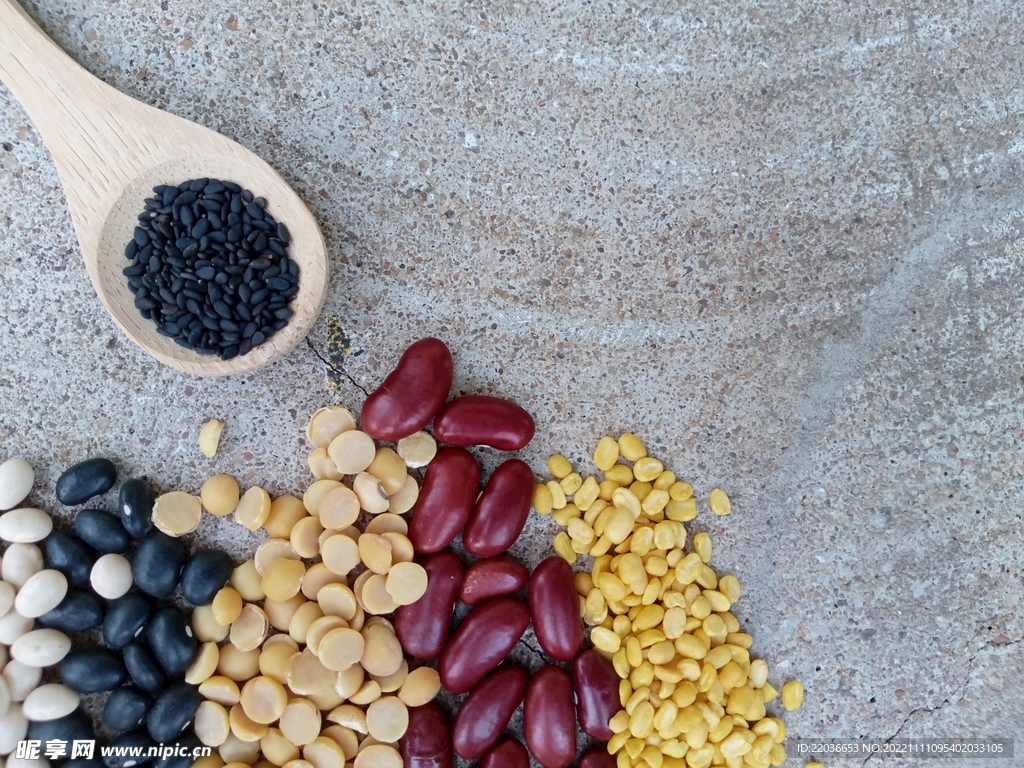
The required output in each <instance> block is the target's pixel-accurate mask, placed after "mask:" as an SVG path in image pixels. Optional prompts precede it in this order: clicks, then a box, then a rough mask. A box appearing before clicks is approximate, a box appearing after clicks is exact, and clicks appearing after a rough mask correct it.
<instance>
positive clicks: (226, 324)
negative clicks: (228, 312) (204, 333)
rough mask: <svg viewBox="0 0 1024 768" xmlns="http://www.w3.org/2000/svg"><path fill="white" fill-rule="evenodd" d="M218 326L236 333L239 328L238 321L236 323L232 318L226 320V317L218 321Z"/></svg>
mask: <svg viewBox="0 0 1024 768" xmlns="http://www.w3.org/2000/svg"><path fill="white" fill-rule="evenodd" d="M220 327H221V330H223V331H228V332H229V333H238V332H239V331H240V330H241V329H240V328H239V327H238V323H236V322H234V321H232V320H226V319H225V320H221V321H220Z"/></svg>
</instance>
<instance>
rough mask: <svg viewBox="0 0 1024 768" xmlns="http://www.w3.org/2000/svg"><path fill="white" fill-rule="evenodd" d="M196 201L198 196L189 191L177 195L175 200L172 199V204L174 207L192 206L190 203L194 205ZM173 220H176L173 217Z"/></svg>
mask: <svg viewBox="0 0 1024 768" xmlns="http://www.w3.org/2000/svg"><path fill="white" fill-rule="evenodd" d="M178 189H181V187H178ZM186 189H187V187H186ZM198 199H199V196H198V195H196V193H195V192H191V191H190V192H182V193H181V194H180V195H178V196H177V197H176V198H174V204H175V205H192V203H194V202H195V201H196V200H198ZM175 218H177V217H175Z"/></svg>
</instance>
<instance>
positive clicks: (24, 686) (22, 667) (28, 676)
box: [0, 659, 43, 754]
mask: <svg viewBox="0 0 1024 768" xmlns="http://www.w3.org/2000/svg"><path fill="white" fill-rule="evenodd" d="M3 677H4V680H5V681H6V682H7V690H8V692H9V693H10V696H11V701H24V700H25V697H26V696H28V695H29V694H30V693H32V691H34V690H35V689H36V688H37V687H38V686H39V681H40V680H41V679H42V677H43V670H42V669H41V668H40V667H30V666H29V665H28V664H22V663H21V662H20V661H18V660H17V659H11V660H10V661H9V662H7V666H6V667H4V674H3ZM0 754H2V753H0Z"/></svg>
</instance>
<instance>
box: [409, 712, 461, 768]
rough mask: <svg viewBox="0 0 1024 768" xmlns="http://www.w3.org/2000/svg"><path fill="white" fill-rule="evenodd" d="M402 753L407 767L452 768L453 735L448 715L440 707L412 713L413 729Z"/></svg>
mask: <svg viewBox="0 0 1024 768" xmlns="http://www.w3.org/2000/svg"><path fill="white" fill-rule="evenodd" d="M398 748H399V750H400V751H401V753H402V759H403V760H404V761H405V768H452V736H451V730H450V729H449V727H448V716H447V715H446V714H445V713H444V710H442V709H441V708H440V707H439V706H437V704H434V703H430V704H425V705H423V706H422V707H413V708H412V709H410V710H409V727H408V728H407V729H406V731H405V735H404V736H403V737H402V738H401V740H400V742H399V745H398Z"/></svg>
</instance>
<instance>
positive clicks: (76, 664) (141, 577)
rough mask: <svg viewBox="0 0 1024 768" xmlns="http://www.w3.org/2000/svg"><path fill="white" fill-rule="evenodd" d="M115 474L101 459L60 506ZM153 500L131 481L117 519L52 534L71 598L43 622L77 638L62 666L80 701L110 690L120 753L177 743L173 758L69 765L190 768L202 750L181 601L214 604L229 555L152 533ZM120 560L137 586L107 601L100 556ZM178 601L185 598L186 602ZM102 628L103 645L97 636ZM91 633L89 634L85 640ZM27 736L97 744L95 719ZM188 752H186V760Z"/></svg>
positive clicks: (96, 517) (90, 493)
mask: <svg viewBox="0 0 1024 768" xmlns="http://www.w3.org/2000/svg"><path fill="white" fill-rule="evenodd" d="M115 482H116V469H115V466H114V464H113V463H112V462H110V461H109V460H107V459H103V458H95V459H88V460H86V461H83V462H80V463H78V464H76V465H74V466H73V467H71V468H69V469H68V470H67V471H66V472H64V474H63V475H61V477H60V479H59V480H58V481H57V489H56V490H57V500H58V501H59V502H61V503H62V504H64V505H66V506H76V505H80V504H84V503H85V502H87V501H89V500H90V499H93V498H95V497H96V496H99V495H101V494H104V493H106V492H107V491H109V490H111V489H112V488H113V487H114V484H115ZM154 501H155V493H154V491H153V488H152V486H151V485H150V484H149V483H148V482H147V481H146V480H145V479H143V478H132V479H130V480H127V481H126V482H124V483H123V484H122V485H121V487H120V489H119V492H118V499H117V513H116V514H115V513H112V512H109V511H107V510H105V509H97V508H86V509H81V510H79V512H78V513H77V515H76V516H75V519H74V529H73V531H63V530H54V531H53V532H52V533H51V534H50V535H49V536H48V537H47V538H46V540H45V541H44V542H43V558H44V562H45V564H46V567H47V568H54V569H56V570H58V571H60V572H61V573H63V574H64V575H65V576H66V577H67V580H68V587H69V591H68V594H67V596H66V597H65V598H64V600H63V601H62V602H61V603H60V604H59V605H58V606H57V607H56V608H54V609H53V610H52V611H50V612H49V613H46V614H44V615H43V616H41V617H40V618H39V622H40V623H41V624H42V625H43V626H46V627H51V628H53V629H58V630H60V631H62V632H65V633H67V634H68V635H69V636H70V637H71V638H72V650H71V652H70V653H68V655H67V656H65V657H64V658H63V659H62V660H61V661H60V663H59V665H58V668H59V671H60V675H61V678H62V680H63V682H64V684H65V685H67V686H68V687H70V688H73V689H74V690H76V691H78V692H79V693H82V694H91V693H102V692H107V691H109V692H110V695H109V696H108V697H107V699H106V702H105V704H104V706H103V714H102V718H103V722H104V724H105V725H106V726H107V728H109V729H110V730H111V731H114V732H116V733H117V734H118V735H117V736H116V737H115V738H114V739H113V740H112V741H110V742H109V745H110V746H113V747H143V748H146V749H148V748H149V747H152V746H154V745H156V744H165V745H178V746H179V747H180V749H178V750H177V751H176V752H175V754H171V755H168V756H167V757H159V758H154V759H152V760H149V759H148V758H143V759H142V760H139V758H137V757H121V758H117V757H107V758H104V761H102V762H101V761H100V760H99V757H98V755H99V751H98V749H97V750H96V752H95V755H96V756H95V757H94V759H92V760H86V759H83V758H75V759H73V760H69V761H68V762H67V763H65V765H66V766H67V768H99V766H101V765H103V764H104V762H105V765H106V766H107V768H128V765H129V764H134V765H144V764H147V763H152V765H153V766H154V768H187V767H188V766H190V765H191V764H192V763H193V762H194V758H193V757H192V750H193V749H194V748H195V747H200V746H202V745H201V744H200V742H199V740H198V739H197V738H196V737H195V735H193V734H191V733H189V726H190V725H191V723H192V720H193V717H194V715H195V712H196V710H197V709H198V707H199V704H200V702H201V697H200V695H199V689H198V688H197V687H196V686H194V685H189V684H188V683H186V682H185V681H184V679H183V676H184V673H185V670H186V669H187V668H188V666H189V664H191V663H192V661H193V659H194V658H195V655H196V652H197V650H198V646H197V642H196V639H195V637H194V636H193V633H192V627H191V622H190V619H189V616H188V614H186V613H185V612H184V611H182V610H181V609H180V608H178V607H176V606H175V605H174V604H173V601H174V599H176V598H178V597H179V596H180V597H181V598H183V599H184V600H185V601H187V602H188V603H191V604H192V605H209V604H210V603H211V602H213V597H214V595H215V594H216V593H217V591H218V590H220V588H221V587H223V586H224V584H225V583H226V582H227V581H228V579H229V578H230V576H231V572H232V570H233V568H234V564H233V563H232V561H231V557H230V556H229V555H228V554H227V553H225V552H223V551H221V550H214V549H200V550H196V551H193V552H189V551H188V548H187V547H186V546H185V544H184V542H182V541H181V540H180V539H177V538H172V537H170V536H167V535H166V534H164V533H162V532H160V531H159V530H157V529H156V528H154V527H153V525H152V521H151V515H152V511H153V504H154ZM112 552H115V553H118V554H121V555H124V556H125V557H127V558H128V559H129V560H130V561H131V563H132V578H133V581H134V588H133V589H132V590H131V591H130V592H128V593H127V594H126V595H124V596H123V597H120V598H118V599H116V600H112V601H107V600H103V599H101V598H99V597H98V596H97V595H96V594H95V593H94V592H93V591H92V590H91V588H90V573H91V571H92V566H93V564H94V563H95V561H96V559H97V558H98V557H100V556H102V555H105V554H107V553H112ZM178 602H179V603H180V600H179V601H178ZM96 629H99V636H100V639H99V641H97V639H96V637H95V635H96V633H95V632H90V630H96ZM82 633H88V634H82ZM28 738H29V739H39V740H41V741H43V742H44V743H45V742H46V741H48V740H51V739H63V740H67V741H69V742H70V741H72V740H74V739H96V735H95V729H94V728H93V725H92V723H91V722H90V721H89V718H88V716H87V715H86V714H85V713H84V712H83V711H82V710H81V709H78V710H76V711H75V712H72V713H71V714H70V715H67V716H65V717H62V718H59V719H57V720H50V721H46V722H37V723H32V724H31V726H30V727H29V734H28ZM180 752H184V753H185V754H179V753H180Z"/></svg>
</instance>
